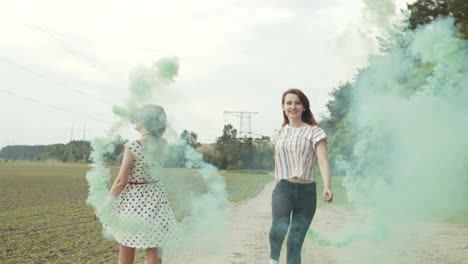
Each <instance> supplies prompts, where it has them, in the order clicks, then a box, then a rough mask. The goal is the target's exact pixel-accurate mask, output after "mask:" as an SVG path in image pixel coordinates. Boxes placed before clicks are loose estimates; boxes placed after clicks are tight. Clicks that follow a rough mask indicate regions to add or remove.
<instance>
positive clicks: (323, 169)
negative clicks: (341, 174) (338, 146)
mask: <svg viewBox="0 0 468 264" xmlns="http://www.w3.org/2000/svg"><path fill="white" fill-rule="evenodd" d="M315 151H316V154H317V161H318V165H319V169H320V174H321V175H322V179H323V199H324V201H325V202H327V203H330V202H332V201H333V193H332V191H331V176H330V166H329V165H328V153H327V152H328V151H327V141H326V140H320V141H319V142H318V143H317V145H316V146H315Z"/></svg>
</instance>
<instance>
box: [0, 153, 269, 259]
mask: <svg viewBox="0 0 468 264" xmlns="http://www.w3.org/2000/svg"><path fill="white" fill-rule="evenodd" d="M87 170H88V166H87V165H85V164H48V163H35V162H2V163H0V194H1V195H0V208H1V210H0V263H21V264H23V263H117V254H118V245H117V243H115V242H114V241H108V240H106V239H104V238H103V237H102V235H101V229H102V228H101V226H100V224H99V223H98V222H96V221H93V220H92V218H91V216H92V213H93V209H92V208H91V207H90V206H88V205H86V202H85V201H86V197H87V194H88V186H87V183H86V179H85V174H86V171H87ZM112 171H113V175H116V172H117V167H113V168H112ZM165 173H167V174H170V175H171V177H177V180H178V181H179V182H185V183H186V184H185V186H186V187H190V186H192V187H190V188H193V190H192V191H195V192H203V191H204V190H205V189H206V186H204V183H203V181H202V179H201V178H200V177H199V176H198V173H197V172H196V171H195V170H189V169H165ZM222 175H223V176H224V177H225V179H226V183H227V191H228V195H229V200H230V201H232V202H241V201H243V200H245V199H248V198H250V197H253V196H255V195H256V194H257V193H258V192H259V191H260V190H261V189H262V188H263V186H264V185H265V184H266V183H268V182H271V181H273V176H270V175H266V174H244V173H227V172H222ZM169 196H171V194H170V193H169ZM175 207H176V205H175ZM176 213H177V212H176ZM179 216H180V215H179ZM143 254H144V251H139V252H138V253H137V260H139V262H141V260H142V259H143Z"/></svg>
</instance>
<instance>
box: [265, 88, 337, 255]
mask: <svg viewBox="0 0 468 264" xmlns="http://www.w3.org/2000/svg"><path fill="white" fill-rule="evenodd" d="M281 103H282V106H283V117H284V122H283V126H282V127H281V129H279V130H278V131H276V132H275V133H274V135H273V137H272V141H273V143H274V147H275V179H276V182H277V184H276V187H275V189H274V191H273V195H272V215H273V221H272V226H271V230H270V248H271V253H270V257H271V260H270V264H277V263H278V260H279V256H280V251H281V246H282V244H283V240H284V238H285V236H286V233H287V232H288V229H289V235H288V241H287V254H286V255H287V256H286V259H287V264H300V263H301V249H302V244H303V242H304V238H305V235H306V233H307V230H308V229H309V226H310V223H311V222H312V218H313V216H314V214H315V209H316V202H317V193H316V185H315V177H314V166H315V163H316V162H318V165H319V169H320V173H321V175H322V179H323V197H324V200H325V202H331V201H332V200H333V193H332V191H331V179H330V169H329V165H328V159H327V135H326V134H325V132H324V131H323V130H322V129H321V128H320V127H318V126H317V122H316V121H315V119H314V117H313V115H312V112H311V111H310V104H309V99H307V96H305V95H304V93H303V92H302V91H301V90H299V89H289V90H287V91H286V92H284V93H283V96H282V99H281Z"/></svg>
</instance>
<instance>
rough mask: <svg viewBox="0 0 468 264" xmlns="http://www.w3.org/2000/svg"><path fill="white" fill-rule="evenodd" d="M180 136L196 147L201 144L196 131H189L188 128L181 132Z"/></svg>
mask: <svg viewBox="0 0 468 264" xmlns="http://www.w3.org/2000/svg"><path fill="white" fill-rule="evenodd" d="M180 138H181V139H183V140H185V141H187V143H188V144H189V145H190V146H192V148H194V149H196V148H198V147H199V146H200V145H201V144H200V143H199V142H198V135H197V133H195V132H188V131H187V130H184V131H183V132H182V134H180Z"/></svg>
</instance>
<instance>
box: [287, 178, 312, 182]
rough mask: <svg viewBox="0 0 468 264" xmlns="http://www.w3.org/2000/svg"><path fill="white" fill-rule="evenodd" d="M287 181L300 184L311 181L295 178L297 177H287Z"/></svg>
mask: <svg viewBox="0 0 468 264" xmlns="http://www.w3.org/2000/svg"><path fill="white" fill-rule="evenodd" d="M287 181H289V182H292V183H301V184H307V183H312V181H308V180H304V179H301V178H297V177H294V178H291V179H288V180H287Z"/></svg>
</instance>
